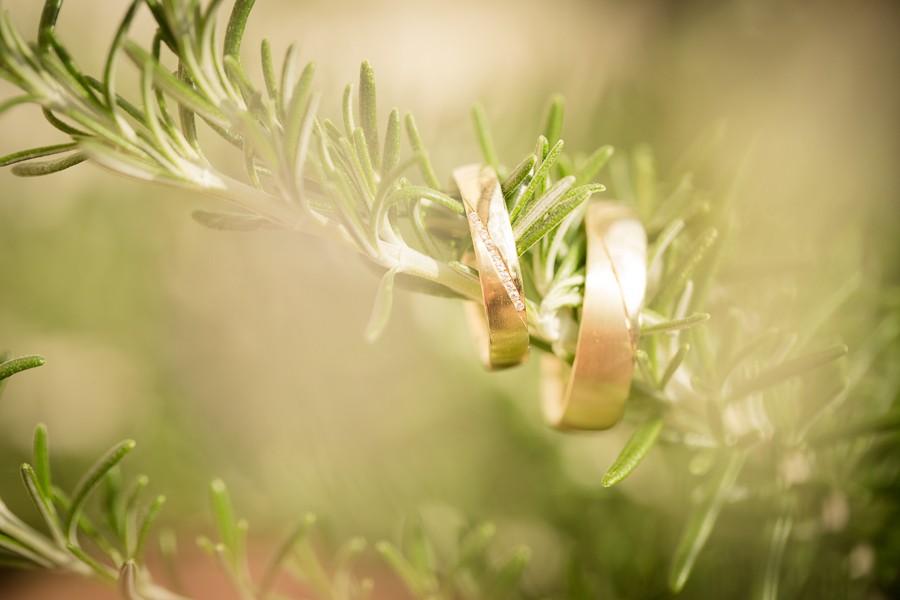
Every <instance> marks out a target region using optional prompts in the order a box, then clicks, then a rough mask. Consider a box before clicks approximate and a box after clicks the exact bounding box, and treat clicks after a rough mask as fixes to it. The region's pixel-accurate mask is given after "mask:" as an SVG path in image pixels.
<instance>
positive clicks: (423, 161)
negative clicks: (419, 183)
mask: <svg viewBox="0 0 900 600" xmlns="http://www.w3.org/2000/svg"><path fill="white" fill-rule="evenodd" d="M405 121H406V135H407V137H408V138H409V144H410V146H412V149H413V152H415V153H416V154H418V155H419V170H420V171H421V173H422V178H423V179H424V180H425V183H426V184H427V185H428V186H430V187H433V188H434V189H436V190H439V189H441V182H440V181H438V178H437V175H435V173H434V168H433V167H432V166H431V160H430V159H429V158H428V152H427V151H426V149H425V146H424V145H423V144H422V138H421V137H420V136H419V129H418V127H416V120H415V119H414V118H413V116H412V113H406V118H405Z"/></svg>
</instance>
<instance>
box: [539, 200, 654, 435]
mask: <svg viewBox="0 0 900 600" xmlns="http://www.w3.org/2000/svg"><path fill="white" fill-rule="evenodd" d="M584 227H585V233H586V235H587V264H586V267H585V271H586V272H585V285H584V301H583V304H582V311H581V325H580V327H579V330H578V342H577V345H576V347H575V361H574V363H573V365H572V366H571V367H570V366H569V365H568V364H567V363H565V362H563V361H561V360H560V359H558V358H557V357H556V356H554V355H552V354H547V355H545V356H544V357H543V359H542V361H541V369H542V384H541V385H542V390H541V391H542V397H543V411H544V417H545V418H546V420H547V422H548V423H549V424H550V425H553V426H554V427H558V428H561V429H588V430H597V429H608V428H609V427H612V426H613V425H615V424H616V423H617V422H618V421H619V419H620V418H621V417H622V413H623V412H624V411H625V401H626V399H627V398H628V392H629V389H630V387H631V377H632V374H633V371H634V352H635V348H636V343H637V331H636V325H637V317H638V314H639V311H640V309H641V305H642V304H643V302H644V292H645V289H646V286H647V235H646V233H645V231H644V227H643V225H641V222H640V221H639V220H638V218H637V216H635V214H634V213H633V212H632V211H631V210H630V209H628V208H627V207H625V206H622V205H621V204H616V203H613V202H608V201H595V202H591V203H590V204H589V205H588V207H587V210H586V212H585V216H584Z"/></svg>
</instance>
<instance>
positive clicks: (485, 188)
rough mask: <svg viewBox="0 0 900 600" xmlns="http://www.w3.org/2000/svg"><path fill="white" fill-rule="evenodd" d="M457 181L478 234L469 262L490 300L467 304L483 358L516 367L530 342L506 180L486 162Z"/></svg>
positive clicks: (495, 365) (457, 174)
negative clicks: (503, 185) (505, 192)
mask: <svg viewBox="0 0 900 600" xmlns="http://www.w3.org/2000/svg"><path fill="white" fill-rule="evenodd" d="M453 179H454V180H455V181H456V185H457V186H458V187H459V191H460V195H461V196H462V201H463V206H464V207H465V210H466V218H467V219H468V222H469V232H470V233H471V235H472V248H473V252H472V254H470V255H467V256H466V257H465V258H464V261H471V262H474V266H475V267H477V269H478V275H479V278H480V280H481V293H482V296H483V299H484V306H483V309H482V308H481V307H479V306H477V305H472V306H470V307H468V308H467V311H468V312H469V316H470V319H469V320H470V322H471V323H472V324H473V327H472V329H473V331H474V332H475V335H476V339H477V342H478V344H479V347H480V353H481V360H482V362H483V363H484V365H485V366H486V367H487V368H489V369H505V368H508V367H513V366H515V365H518V364H521V363H522V362H523V361H525V360H526V359H527V358H528V350H529V344H530V342H529V336H528V321H527V319H526V316H525V294H524V286H523V284H522V273H521V270H520V269H519V254H518V252H517V251H516V240H515V237H514V236H513V232H512V225H511V224H510V221H509V213H508V212H507V209H506V202H505V201H504V200H503V193H502V192H501V190H500V180H499V179H497V174H496V173H495V172H494V170H493V169H492V168H490V167H486V166H482V165H467V166H465V167H459V168H458V169H456V170H454V171H453ZM482 312H483V316H482V315H481V314H480V313H482Z"/></svg>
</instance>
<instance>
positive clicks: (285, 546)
mask: <svg viewBox="0 0 900 600" xmlns="http://www.w3.org/2000/svg"><path fill="white" fill-rule="evenodd" d="M315 522H316V517H315V516H314V515H311V514H307V515H305V516H304V517H303V519H302V520H301V521H300V522H299V523H298V524H297V525H295V526H294V528H293V530H291V531H290V532H289V533H288V535H287V537H285V538H284V540H283V541H282V542H281V544H279V546H278V549H277V550H276V551H275V554H274V555H273V556H272V558H271V560H269V563H268V564H267V565H266V568H265V570H264V571H263V576H262V579H260V584H259V589H258V592H257V595H258V596H259V600H266V598H267V597H268V596H269V593H270V591H271V589H272V585H273V584H274V583H275V578H276V577H277V576H278V572H279V571H280V570H281V567H282V566H283V565H284V563H285V561H286V560H287V559H288V557H289V556H290V554H291V552H292V551H293V550H294V548H295V547H296V546H297V544H299V543H300V541H301V540H303V539H304V538H305V537H306V536H307V534H308V533H309V530H310V529H312V526H313V525H314V524H315Z"/></svg>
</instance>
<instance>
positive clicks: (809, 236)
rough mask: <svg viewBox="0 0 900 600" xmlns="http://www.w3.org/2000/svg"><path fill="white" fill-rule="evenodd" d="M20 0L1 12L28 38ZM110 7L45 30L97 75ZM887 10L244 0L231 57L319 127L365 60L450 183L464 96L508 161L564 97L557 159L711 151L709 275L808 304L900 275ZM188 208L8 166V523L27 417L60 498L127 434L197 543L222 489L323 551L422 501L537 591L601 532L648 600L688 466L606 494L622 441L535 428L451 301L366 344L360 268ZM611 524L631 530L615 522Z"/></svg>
mask: <svg viewBox="0 0 900 600" xmlns="http://www.w3.org/2000/svg"><path fill="white" fill-rule="evenodd" d="M35 4H36V3H34V2H31V1H27V2H26V1H24V0H23V1H19V2H14V1H7V2H5V3H4V7H5V8H6V9H8V10H11V11H12V12H13V14H15V15H16V21H17V23H18V24H19V25H20V27H21V28H23V29H24V30H26V31H30V30H33V29H35V28H36V24H37V15H38V11H39V7H36V6H34V5H35ZM113 6H115V8H113ZM124 10H125V3H124V2H115V3H112V2H110V3H107V2H102V3H101V2H79V1H77V0H70V2H67V3H66V5H65V6H64V9H63V16H62V18H61V21H60V22H61V25H60V31H61V34H62V36H63V38H64V39H65V40H66V41H67V43H68V44H69V45H70V47H71V48H73V49H74V50H75V51H76V52H77V53H78V56H79V60H81V61H82V62H83V63H84V64H85V65H87V66H92V67H96V66H97V65H99V64H102V63H101V62H100V61H102V58H103V53H104V51H105V48H106V46H107V44H108V42H109V39H110V37H111V35H112V31H113V29H114V27H115V23H116V21H117V20H118V19H119V18H120V14H121V13H122V12H124ZM898 16H900V10H898V5H897V4H896V3H892V2H874V1H873V2H856V3H849V2H843V1H821V2H812V1H790V2H775V1H770V0H763V1H749V0H748V1H732V2H712V1H704V0H690V1H682V2H667V1H662V0H660V1H645V2H632V3H627V2H612V1H611V2H588V1H573V0H570V1H563V2H557V3H554V4H553V5H550V4H547V3H536V2H534V3H529V2H512V1H498V2H490V3H483V2H477V1H475V0H463V1H459V2H454V3H446V2H436V1H419V2H401V1H399V0H398V1H388V2H356V1H339V2H325V1H321V0H319V1H309V2H304V3H294V2H286V1H284V2H276V1H274V0H260V1H259V2H258V3H257V7H256V9H255V12H254V15H253V16H252V18H251V22H250V25H249V27H248V33H247V36H246V40H247V42H246V43H245V46H244V55H245V60H246V61H247V62H248V63H249V64H253V65H255V64H256V62H257V61H256V60H255V59H254V58H251V57H255V53H256V51H257V49H256V48H255V47H254V44H253V43H252V42H251V41H255V40H259V39H261V38H262V37H263V36H266V37H269V38H270V39H271V40H272V43H273V47H274V48H275V50H276V51H283V50H284V49H285V48H286V47H287V44H288V43H290V42H291V41H295V40H298V41H299V42H300V44H301V49H302V55H303V57H304V58H305V59H307V60H314V61H316V62H317V63H318V66H319V68H318V72H317V82H318V86H319V88H320V89H322V91H323V93H324V96H323V102H322V109H321V112H322V114H323V115H324V116H332V117H333V116H337V115H338V113H339V107H340V93H341V90H342V88H343V85H344V84H345V83H346V82H347V81H353V80H355V78H356V74H357V70H358V65H359V62H360V61H361V60H362V59H368V60H369V61H370V62H371V63H372V65H373V66H374V68H375V70H376V74H377V76H378V86H379V107H380V108H379V112H380V116H381V118H382V119H385V118H386V116H387V112H388V110H389V109H390V107H392V106H397V107H399V108H400V109H401V111H403V110H409V111H412V112H413V114H415V115H416V118H417V119H418V121H419V126H420V130H421V132H422V136H423V139H424V142H425V144H426V146H427V147H428V148H429V149H430V152H431V155H432V159H433V160H434V162H435V166H436V168H437V171H438V173H439V176H441V177H444V176H445V174H447V173H448V172H449V169H451V168H452V167H454V166H456V165H458V164H462V163H467V162H472V161H475V160H478V158H479V154H478V150H477V144H476V141H475V137H474V135H473V134H472V129H471V126H470V123H469V107H470V105H471V104H472V103H473V102H475V101H481V102H482V103H483V104H484V105H485V107H486V110H487V114H488V117H489V118H490V120H491V124H492V127H493V130H494V135H495V138H496V142H497V146H498V149H499V151H500V155H501V158H502V160H503V161H504V162H506V163H507V164H510V165H511V164H513V163H515V162H517V161H518V160H519V159H520V158H521V157H522V156H524V155H525V154H527V153H528V152H530V151H531V149H532V147H533V143H534V138H535V137H536V135H537V134H538V130H539V124H540V117H541V113H542V110H543V107H544V105H545V103H546V100H547V98H548V97H549V96H550V94H552V93H554V92H559V93H562V94H563V96H564V97H565V98H566V101H567V122H566V125H565V128H564V132H563V138H564V139H565V140H566V144H567V148H568V149H569V150H570V151H573V152H579V151H581V152H588V151H590V150H592V149H593V148H595V147H596V146H598V145H600V144H602V143H610V144H613V145H614V146H616V147H617V148H619V149H621V150H622V151H624V152H630V151H631V150H633V149H634V148H636V147H639V146H640V145H642V144H649V145H650V147H652V148H653V152H654V153H655V155H656V157H657V160H658V165H659V170H660V175H661V176H662V177H663V178H665V177H666V176H667V174H668V173H670V172H674V171H675V169H677V165H678V161H679V159H680V158H681V157H682V156H683V155H684V153H685V152H686V150H687V149H688V148H689V147H690V146H691V145H692V144H693V143H694V142H695V141H696V140H697V139H698V138H700V137H701V136H702V135H704V132H709V131H714V132H715V131H721V132H723V135H724V138H723V139H724V141H723V142H722V145H721V146H720V147H719V148H720V149H719V150H718V151H717V152H716V153H715V154H714V155H712V156H711V157H710V164H709V167H708V169H709V172H710V173H711V174H712V175H711V178H713V179H715V175H716V173H719V172H726V171H730V170H732V169H734V168H735V165H737V164H739V163H740V162H741V161H742V160H745V159H746V165H745V168H744V176H743V178H742V184H741V188H740V190H739V192H738V195H737V202H738V206H737V209H736V211H737V219H736V223H737V229H736V231H735V232H733V235H734V244H735V248H736V250H735V251H733V252H732V255H733V256H734V257H736V259H735V260H734V261H733V264H730V265H729V266H728V268H727V269H726V271H725V276H726V277H727V276H731V277H740V276H742V274H745V273H748V272H751V273H752V272H757V273H758V272H760V270H762V272H775V271H774V270H777V269H782V268H783V269H784V272H786V273H787V275H786V276H781V277H775V276H773V278H774V279H773V281H772V285H792V286H796V287H797V288H798V290H800V292H799V293H800V296H801V297H802V298H805V302H808V303H809V306H814V305H815V302H816V300H817V299H818V298H820V297H821V294H823V293H825V292H826V291H827V290H829V289H834V288H836V287H838V286H839V285H840V284H841V283H842V282H843V281H845V280H846V279H848V278H849V277H850V276H851V275H853V274H854V273H862V274H863V276H864V277H865V280H866V282H867V283H868V284H870V285H871V286H873V287H875V286H877V285H879V282H893V283H896V282H897V280H898V262H897V258H896V257H897V253H896V241H895V236H896V227H897V223H898V222H900V221H898V217H900V201H898V200H900V194H898V191H900V177H898V171H897V164H898V161H900V136H898V135H897V134H898V132H900V111H898V107H900V85H898V84H900V81H898V73H900V52H898V46H900V42H898V38H897V31H898V22H900V21H898ZM147 25H148V20H147V19H143V20H142V21H140V22H139V24H138V31H140V30H141V27H142V26H143V27H146V26H147ZM8 90H9V88H8V87H0V91H2V95H3V97H6V96H8V95H9V91H8ZM0 127H2V136H0V154H6V153H8V152H13V151H16V150H19V149H21V148H24V147H30V146H33V145H39V144H41V143H44V142H47V143H52V142H55V141H60V138H59V137H58V136H55V135H54V133H53V132H52V131H50V129H49V127H46V126H45V125H44V124H43V122H42V120H41V117H40V112H39V111H38V110H36V109H33V108H31V107H24V108H22V107H20V108H17V109H15V110H14V111H12V112H10V113H9V114H6V115H4V117H3V118H2V120H0ZM605 177H609V174H608V172H607V174H605V175H603V176H602V177H601V181H604V180H605V179H604V178H605ZM201 207H216V204H215V203H214V202H212V201H208V200H205V199H202V198H198V197H194V196H192V195H191V194H188V193H185V192H182V191H178V190H173V189H169V188H162V187H149V186H147V185H145V184H141V183H137V182H132V181H127V180H123V179H119V178H116V177H114V176H112V175H110V174H108V173H105V172H102V171H101V170H99V169H97V168H96V167H94V166H89V165H83V166H80V167H78V168H75V169H72V170H70V171H66V172H64V173H61V174H57V175H54V176H52V177H49V178H43V179H40V180H22V179H17V178H15V177H13V176H12V175H11V173H9V172H8V171H4V172H2V173H0V257H2V258H0V346H3V347H7V348H10V349H11V350H12V351H13V352H14V354H26V353H40V354H43V355H44V356H46V357H47V360H48V362H47V364H46V365H45V366H44V367H42V368H41V369H39V370H36V371H32V372H29V373H25V374H22V375H19V376H17V377H16V378H15V379H14V380H12V381H11V382H10V384H9V386H8V389H7V390H6V393H5V395H4V397H3V399H2V402H0V495H2V497H3V498H4V499H5V500H6V501H7V502H8V504H10V505H11V506H12V507H17V506H25V498H24V494H23V493H21V492H20V490H19V487H20V482H19V474H18V468H17V467H18V465H19V463H21V462H22V461H23V460H25V459H26V457H27V455H28V451H29V445H30V436H31V432H32V429H33V427H34V425H35V424H36V423H37V422H45V423H47V425H48V427H49V430H50V442H51V445H52V450H53V451H54V452H55V455H56V461H57V462H56V463H55V465H56V470H57V477H58V478H59V479H60V481H61V482H62V483H64V484H68V485H69V486H72V485H74V483H75V479H76V478H77V476H78V474H79V473H80V472H81V468H83V467H84V466H86V465H87V464H88V463H89V462H90V461H92V460H93V458H94V457H95V456H96V455H97V454H99V453H100V452H102V451H103V450H104V449H105V448H107V447H108V446H110V445H111V444H112V443H114V442H115V441H118V440H119V439H122V438H126V437H127V438H133V439H136V440H137V441H138V444H139V446H138V450H137V451H136V452H135V453H134V455H133V456H132V457H131V458H129V466H128V469H129V471H130V472H137V471H141V472H145V473H147V474H148V475H149V476H150V478H151V481H152V483H151V487H152V488H153V489H155V490H158V491H160V492H163V493H166V495H167V496H169V498H170V502H169V505H168V506H167V509H166V513H167V518H168V519H169V521H170V522H171V523H176V524H178V523H182V525H181V527H183V528H185V529H186V530H187V531H194V530H195V529H196V528H197V527H198V526H199V527H201V528H202V526H203V524H204V523H205V522H206V517H205V516H203V515H205V514H206V499H205V489H206V482H207V481H208V480H209V479H210V478H211V477H213V476H221V477H222V478H223V479H225V481H226V482H228V483H229V485H230V487H231V489H232V490H233V492H234V494H235V496H236V502H237V505H238V507H239V511H240V512H241V513H242V514H245V515H247V516H249V517H250V521H251V525H252V527H254V528H257V531H261V532H263V533H264V534H265V532H275V533H277V531H278V527H279V526H280V524H281V523H283V522H284V521H286V520H288V519H290V518H293V517H295V516H297V515H298V514H300V513H302V512H304V511H307V510H309V511H313V512H316V513H318V514H319V515H320V516H321V517H323V518H324V519H325V521H326V522H327V523H328V527H329V528H330V534H331V535H333V536H334V537H335V538H336V539H342V538H345V537H347V536H350V535H364V536H367V537H370V538H372V539H376V538H379V537H385V536H388V537H389V536H392V535H393V534H394V533H395V532H396V530H397V527H398V524H399V523H400V521H401V520H402V518H403V517H404V516H406V515H408V514H410V513H411V512H412V511H414V510H422V511H423V513H424V514H425V515H426V517H428V515H431V516H430V517H428V518H430V519H432V520H434V521H435V522H440V523H445V524H446V523H450V522H452V521H453V520H456V519H459V520H462V519H466V520H471V521H479V520H484V519H490V520H493V521H494V522H496V523H497V524H498V527H499V531H500V539H499V541H498V544H499V547H500V548H501V549H502V548H508V547H511V546H512V545H513V544H515V543H525V544H528V545H530V546H531V548H532V550H533V551H534V554H535V559H534V563H533V564H534V566H533V567H532V569H531V571H530V573H529V575H528V577H529V581H530V583H529V585H531V586H532V587H533V589H534V590H537V591H538V592H540V591H541V590H545V591H551V590H552V589H553V587H554V585H555V583H554V582H556V581H558V580H559V579H561V578H563V577H564V573H563V569H564V563H563V559H562V558H561V557H562V556H564V555H565V554H566V553H567V552H570V551H571V552H575V551H578V550H577V549H578V548H579V545H580V544H583V543H584V541H583V540H579V539H576V538H573V537H570V536H568V535H567V534H565V533H563V532H566V531H570V530H571V529H573V528H575V529H577V526H578V525H577V524H578V522H579V519H583V518H586V517H593V519H594V520H593V521H592V522H593V524H592V525H591V526H590V527H589V529H590V530H591V531H597V532H602V536H606V537H605V538H604V539H605V540H606V541H605V542H604V543H605V544H606V546H609V547H613V546H614V545H615V544H618V546H616V547H618V548H619V549H623V548H624V549H626V550H627V549H628V548H632V547H633V548H632V550H633V551H634V552H633V554H632V555H631V556H635V557H638V556H641V557H643V558H641V559H637V558H636V559H635V561H637V562H632V563H631V564H630V565H629V566H628V567H627V569H626V567H625V566H623V565H620V564H618V563H617V562H616V561H622V560H624V558H623V557H618V556H617V555H616V554H615V553H611V554H610V555H609V556H607V555H605V554H603V552H602V551H601V550H597V549H590V550H589V553H593V554H592V556H594V559H596V560H597V561H598V564H597V567H596V568H597V569H608V570H609V571H610V572H616V571H617V570H618V571H619V572H623V573H624V572H626V571H627V572H629V573H632V574H634V573H635V572H645V573H646V579H645V580H643V581H631V582H630V583H622V584H621V585H618V584H617V587H616V589H617V590H618V591H619V593H621V594H623V595H624V596H630V597H637V596H642V597H646V596H653V595H659V594H662V593H663V591H662V589H661V588H660V585H661V584H660V582H663V583H662V585H664V575H659V573H664V570H665V564H664V562H660V561H664V560H665V557H666V556H667V554H668V553H669V552H671V548H672V547H673V546H674V543H675V539H676V536H677V533H678V530H679V528H680V525H681V521H682V519H683V517H684V510H685V506H686V503H687V502H688V498H687V497H686V494H685V492H684V490H685V489H687V487H686V484H685V482H683V481H682V479H683V478H685V477H687V475H685V474H684V470H683V468H680V467H679V468H675V467H674V466H673V465H681V464H682V463H683V462H684V461H683V457H680V456H677V455H675V456H672V455H666V454H665V453H664V452H662V451H659V450H656V451H654V452H653V453H652V454H651V455H650V457H649V459H648V461H647V462H646V463H645V464H644V465H642V466H641V467H640V469H639V470H638V471H637V472H636V473H635V474H634V475H633V476H632V477H631V478H630V479H629V480H627V481H626V482H625V484H623V485H622V486H621V488H620V489H617V490H616V491H601V490H600V488H599V481H600V477H601V476H602V473H603V471H604V470H605V468H606V467H607V466H608V464H609V463H610V462H611V461H612V459H613V458H614V456H615V454H616V452H617V451H618V449H619V448H620V447H621V445H622V443H623V441H624V440H625V439H626V438H627V435H628V434H629V433H630V431H629V429H628V428H627V427H620V428H617V429H616V430H613V431H611V432H608V433H603V434H599V435H576V436H564V435H561V434H557V433H554V432H551V431H549V430H547V429H545V428H544V426H543V425H542V424H541V422H540V418H539V415H538V410H537V402H538V398H537V392H538V388H537V378H536V370H535V368H534V367H535V364H531V365H529V366H527V367H525V368H523V369H518V370H516V371H513V372H509V373H501V374H486V373H483V372H482V370H481V368H480V366H479V364H478V363H477V360H476V355H475V353H474V352H473V349H472V344H471V342H470V340H469V339H468V336H467V332H466V330H465V322H464V318H463V314H462V307H461V306H460V305H459V304H458V303H456V302H452V301H444V300H437V299H432V298H425V297H418V296H412V295H409V294H400V295H399V296H398V297H397V298H396V301H395V307H394V313H393V316H392V319H391V323H390V325H389V327H388V330H387V332H386V334H385V335H384V336H383V337H382V338H381V339H380V340H379V341H378V342H377V343H376V344H374V345H367V344H366V343H365V342H364V340H363V330H364V327H365V324H366V321H367V319H368V316H369V310H370V307H371V304H372V300H373V297H374V293H375V289H376V285H377V278H376V277H374V276H373V275H372V274H371V272H370V271H369V270H368V269H367V268H366V266H365V264H363V262H362V261H361V259H359V258H357V257H356V256H354V255H352V254H350V253H348V252H346V251H344V250H341V249H339V248H335V247H332V246H330V245H328V244H327V243H323V242H320V241H319V240H317V239H310V238H304V237H300V236H297V235H293V234H290V233H284V232H276V233H272V232H262V233H252V234H237V233H223V232H216V231H211V230H207V229H204V228H202V227H200V226H199V225H197V224H195V223H194V222H193V221H192V220H191V218H190V212H191V211H192V210H195V209H197V208H201ZM773 269H774V270H773ZM767 270H769V271H767ZM779 272H781V271H779ZM873 310H874V309H873ZM858 317H859V318H858V321H857V322H858V323H859V324H860V325H861V326H862V327H863V328H864V327H866V324H867V323H869V325H871V323H870V322H868V321H866V315H862V316H858ZM714 318H715V315H714ZM533 362H534V361H533ZM551 472H553V473H557V474H556V475H554V476H552V477H549V476H548V473H551ZM616 522H619V523H628V526H627V527H624V526H623V527H622V528H621V529H616V528H615V527H613V526H612V525H606V524H611V523H616ZM566 527H568V528H569V529H566ZM620 538H621V539H620ZM185 540H186V541H185V543H187V544H190V536H188V537H186V538H185ZM597 543H598V544H600V542H597ZM606 546H604V547H606ZM650 546H652V547H658V548H659V550H658V551H656V552H645V553H643V554H642V553H639V552H638V551H637V548H647V547H650ZM586 551H587V550H586ZM622 552H623V554H627V553H626V552H624V551H622ZM749 552H750V550H748V553H749ZM604 561H605V562H604ZM641 561H643V562H641ZM622 586H624V587H622ZM642 586H643V587H642ZM0 589H2V588H0ZM623 590H625V591H627V592H628V593H626V592H623Z"/></svg>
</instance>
